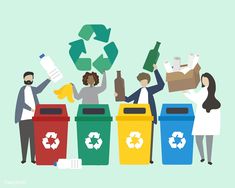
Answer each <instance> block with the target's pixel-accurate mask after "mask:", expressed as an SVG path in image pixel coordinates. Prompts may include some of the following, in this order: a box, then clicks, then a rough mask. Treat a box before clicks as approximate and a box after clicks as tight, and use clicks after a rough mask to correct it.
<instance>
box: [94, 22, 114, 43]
mask: <svg viewBox="0 0 235 188" xmlns="http://www.w3.org/2000/svg"><path fill="white" fill-rule="evenodd" d="M92 28H93V30H94V32H95V34H96V36H95V38H94V39H95V40H98V41H101V42H108V41H109V35H110V31H111V29H110V28H109V29H107V28H106V27H105V26H104V25H92Z"/></svg>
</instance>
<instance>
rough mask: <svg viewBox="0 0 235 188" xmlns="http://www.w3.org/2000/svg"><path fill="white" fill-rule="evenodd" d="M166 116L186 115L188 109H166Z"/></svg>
mask: <svg viewBox="0 0 235 188" xmlns="http://www.w3.org/2000/svg"><path fill="white" fill-rule="evenodd" d="M166 113H167V114H187V113H188V108H166Z"/></svg>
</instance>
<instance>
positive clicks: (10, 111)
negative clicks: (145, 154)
mask: <svg viewBox="0 0 235 188" xmlns="http://www.w3.org/2000/svg"><path fill="white" fill-rule="evenodd" d="M234 6H235V4H234V3H233V1H232V0H231V1H227V0H223V1H215V0H214V1H203V0H197V1H189V0H182V1H167V0H165V1H157V0H153V1H147V0H145V1H124V0H123V1H108V0H106V1H101V0H99V1H83V2H79V1H75V0H74V1H70V0H66V1H62V0H61V1H46V0H41V1H32V0H31V1H29V0H28V1H12V0H7V1H1V2H0V20H1V22H0V24H1V26H0V32H1V35H0V39H1V40H0V45H1V48H0V49H1V74H0V75H1V92H0V93H1V111H0V112H1V118H0V119H1V120H0V121H1V123H0V135H1V136H0V141H1V154H0V155H1V158H0V168H1V171H0V187H35V188H36V187H42V186H44V187H49V186H53V187H68V186H69V187H72V186H75V185H76V186H77V187H121V186H124V187H146V186H149V187H150V186H152V187H160V186H164V187H205V186H207V187H208V186H210V187H220V186H225V185H227V186H230V187H232V185H233V186H234V180H232V174H234V159H235V158H234V157H235V156H234V153H235V152H234V141H233V136H234V133H233V132H234V131H235V126H234V122H233V116H234V115H233V112H234V107H233V105H234V94H233V91H234V89H233V85H234V83H232V81H234V78H233V74H234V58H233V55H234V44H235V40H234V33H235V29H234V17H235V15H234ZM87 23H103V24H105V25H106V26H109V27H111V28H112V31H111V39H112V40H113V41H115V42H116V44H117V46H118V48H119V55H118V58H117V60H116V62H115V65H114V66H113V67H112V69H111V70H110V71H109V72H108V73H107V77H108V88H107V90H106V91H105V92H104V93H103V94H101V95H100V97H99V99H100V101H101V102H103V103H106V102H108V103H109V105H110V109H111V112H112V115H113V116H115V115H116V114H117V110H118V105H119V104H118V103H116V102H115V101H114V97H113V93H114V85H113V80H114V78H115V77H116V70H120V69H121V70H122V72H123V77H124V78H125V81H126V92H127V94H131V93H132V92H133V91H135V90H136V89H137V88H138V87H139V84H138V82H137V80H136V75H137V74H138V73H139V72H140V71H143V70H142V66H143V62H144V60H145V58H146V55H147V53H148V50H149V49H151V48H152V47H153V46H154V44H155V41H156V40H159V41H161V42H162V45H161V47H160V53H161V55H160V58H159V62H158V66H159V70H160V72H161V74H162V75H163V76H164V74H165V70H164V68H163V65H162V62H163V61H164V60H165V59H168V60H171V61H172V59H173V57H174V56H180V57H182V62H186V61H187V55H188V54H189V53H190V52H198V53H199V54H200V65H201V67H202V70H201V73H203V72H205V71H208V72H210V73H212V74H213V75H214V77H215V79H216V81H217V97H218V99H220V101H221V103H222V124H221V127H222V129H221V135H220V136H217V137H215V139H214V147H213V162H214V164H213V166H208V165H207V164H206V163H204V164H201V163H200V162H199V154H198V151H197V150H196V148H194V163H193V165H192V166H163V165H162V164H161V155H160V153H161V149H160V135H159V126H158V127H157V128H156V130H155V140H154V161H155V163H154V165H150V166H121V165H119V162H118V143H117V123H116V122H115V121H114V122H113V123H112V130H111V148H110V155H111V156H110V165H109V166H89V167H87V166H86V167H84V168H83V169H82V170H64V171H61V170H58V169H56V168H54V167H41V166H35V165H32V164H31V163H30V162H29V161H30V158H29V155H28V161H27V163H26V164H25V165H21V163H20V161H21V150H20V138H19V130H18V125H15V124H14V110H15V102H16V97H17V94H18V91H19V88H20V87H21V86H22V85H23V81H22V74H23V72H24V71H26V70H33V71H34V72H35V83H34V84H35V85H37V84H39V83H40V82H41V81H43V80H44V79H45V78H46V77H47V75H46V73H45V71H44V70H43V69H42V67H41V66H40V64H39V59H38V55H40V53H41V52H45V53H47V54H48V55H50V56H51V57H52V58H53V59H54V61H55V62H56V64H57V65H58V67H59V68H60V69H61V70H62V71H63V73H64V76H65V78H64V79H63V80H62V81H61V82H59V83H58V84H50V86H49V87H48V88H47V89H46V90H45V91H44V92H43V93H42V94H40V96H39V98H40V102H41V103H63V102H65V101H59V100H57V98H56V97H55V95H54V94H53V93H52V91H53V89H56V88H59V87H60V86H62V84H64V83H67V82H74V83H75V84H76V85H77V87H78V88H81V87H82V83H81V76H82V74H83V73H82V72H78V71H77V70H76V69H75V67H74V66H73V65H72V63H71V59H70V57H69V53H68V50H69V46H68V42H71V41H73V40H75V39H77V33H78V32H79V29H80V28H81V27H82V25H84V24H87ZM95 50H96V48H95ZM97 51H98V53H100V49H97ZM151 84H154V81H152V82H151ZM155 99H156V103H157V108H158V112H159V111H160V108H161V104H162V103H167V102H176V103H184V102H189V101H188V100H187V99H186V98H184V96H183V95H182V93H181V92H178V93H169V92H168V90H167V87H166V88H165V89H164V91H163V92H161V93H159V94H157V95H156V96H155ZM78 104H79V103H78V102H76V103H75V104H67V107H68V112H69V114H70V116H71V119H72V121H71V122H70V124H69V138H68V158H73V157H76V156H77V144H76V126H75V125H76V124H75V122H74V121H73V119H74V116H75V114H76V111H77V106H78ZM28 154H29V153H28Z"/></svg>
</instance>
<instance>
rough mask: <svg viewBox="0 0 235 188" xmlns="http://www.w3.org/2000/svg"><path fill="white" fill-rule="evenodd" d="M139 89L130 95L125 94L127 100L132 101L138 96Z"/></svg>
mask: <svg viewBox="0 0 235 188" xmlns="http://www.w3.org/2000/svg"><path fill="white" fill-rule="evenodd" d="M138 91H139V90H137V91H136V92H134V93H133V94H131V95H130V96H129V97H127V96H125V102H131V101H133V100H135V99H136V98H137V93H138Z"/></svg>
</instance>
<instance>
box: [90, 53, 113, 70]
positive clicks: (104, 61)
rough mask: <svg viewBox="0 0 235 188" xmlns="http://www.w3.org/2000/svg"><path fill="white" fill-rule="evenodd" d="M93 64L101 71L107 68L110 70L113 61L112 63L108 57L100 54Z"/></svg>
mask: <svg viewBox="0 0 235 188" xmlns="http://www.w3.org/2000/svg"><path fill="white" fill-rule="evenodd" d="M93 66H94V67H95V68H96V69H97V70H98V71H99V72H100V73H101V74H103V72H104V71H105V70H109V69H110V68H111V66H112V63H110V61H109V59H108V58H104V56H103V55H100V56H99V57H98V58H97V59H96V60H95V61H94V62H93Z"/></svg>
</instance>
